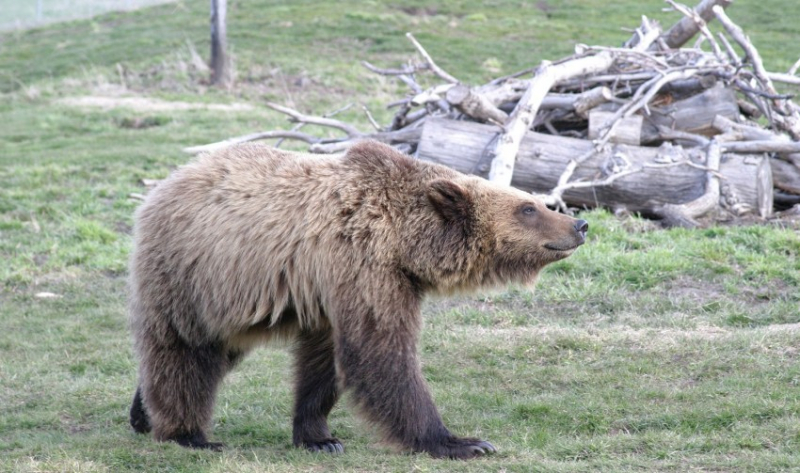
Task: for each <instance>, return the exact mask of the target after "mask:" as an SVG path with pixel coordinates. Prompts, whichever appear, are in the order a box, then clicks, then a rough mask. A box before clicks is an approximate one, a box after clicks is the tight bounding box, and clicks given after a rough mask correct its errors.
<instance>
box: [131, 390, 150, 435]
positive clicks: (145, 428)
mask: <svg viewBox="0 0 800 473" xmlns="http://www.w3.org/2000/svg"><path fill="white" fill-rule="evenodd" d="M131 427H133V430H135V431H136V432H137V433H140V434H146V433H148V432H150V430H151V427H150V419H149V418H148V417H147V412H146V411H145V410H144V404H142V395H141V392H140V390H139V389H137V390H136V395H135V396H134V397H133V404H131Z"/></svg>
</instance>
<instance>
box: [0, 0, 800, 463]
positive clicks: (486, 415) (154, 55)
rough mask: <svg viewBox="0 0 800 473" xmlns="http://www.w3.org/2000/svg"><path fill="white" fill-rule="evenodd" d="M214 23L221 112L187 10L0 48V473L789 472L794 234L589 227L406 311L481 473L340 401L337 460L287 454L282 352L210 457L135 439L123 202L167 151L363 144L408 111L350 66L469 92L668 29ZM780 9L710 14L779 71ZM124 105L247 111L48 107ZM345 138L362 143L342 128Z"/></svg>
mask: <svg viewBox="0 0 800 473" xmlns="http://www.w3.org/2000/svg"><path fill="white" fill-rule="evenodd" d="M229 3H230V6H229V8H230V11H229V34H230V41H231V44H232V46H233V49H234V52H235V55H236V64H237V74H238V80H239V86H238V87H237V88H236V89H235V90H233V91H231V92H220V91H216V90H214V89H210V88H208V87H207V84H205V83H204V77H205V73H204V72H203V71H202V70H201V69H200V68H198V67H197V66H196V65H194V64H193V63H192V58H191V54H192V53H191V49H192V48H195V49H196V50H197V51H199V52H200V53H201V54H202V55H205V54H206V50H207V47H208V39H207V21H208V13H207V4H206V3H202V2H200V3H198V2H177V3H174V4H169V5H162V6H158V7H153V8H149V9H144V10H140V11H136V12H132V13H113V14H109V15H104V16H100V17H96V18H94V19H91V20H85V21H75V22H68V23H61V24H55V25H51V26H48V27H46V28H40V29H33V30H27V31H16V32H11V33H6V34H3V35H0V92H1V94H0V123H2V125H0V471H27V472H40V471H48V472H49V471H104V472H105V471H107V472H118V471H119V472H124V471H164V472H181V471H185V472H198V471H202V472H222V471H243V472H256V471H258V472H262V471H267V472H270V471H365V472H366V471H417V470H418V471H519V472H523V471H525V472H527V471H559V472H571V471H574V472H583V471H611V472H626V471H689V470H698V471H754V472H768V471H793V470H794V471H798V470H800V453H798V452H800V363H798V359H799V358H800V349H798V347H800V291H798V286H800V237H798V235H797V230H796V229H795V228H780V227H778V226H772V225H764V226H749V227H713V228H708V229H701V230H692V231H690V230H682V229H676V230H669V231H663V230H659V229H657V227H656V226H655V225H654V224H652V223H649V222H646V221H643V220H640V219H637V218H625V219H620V218H616V217H614V216H612V215H610V214H609V213H607V212H604V211H592V212H585V213H583V214H582V217H583V218H585V219H587V220H588V221H589V222H590V224H591V231H590V238H589V242H588V244H587V245H585V246H584V247H582V248H581V249H580V250H579V251H578V252H577V253H576V254H575V255H573V256H572V257H570V258H569V259H567V260H565V261H563V262H560V263H558V264H556V265H553V266H552V267H550V268H549V269H548V270H547V271H546V272H545V274H543V275H542V277H541V279H540V282H539V284H538V287H537V289H536V290H535V291H530V290H527V289H522V288H511V289H509V290H507V291H504V292H499V293H493V294H483V295H478V296H474V297H466V296H464V297H458V298H453V299H447V300H434V301H430V302H429V303H428V305H427V306H426V309H425V313H426V319H427V326H426V330H425V331H424V336H423V339H422V343H421V346H420V350H421V351H422V358H423V360H424V372H425V375H426V377H427V378H428V380H429V381H430V384H431V389H432V391H433V393H434V395H435V398H436V400H437V404H438V405H439V407H440V409H441V411H442V415H443V416H444V418H445V420H446V422H447V423H448V425H449V426H450V427H451V428H452V430H453V431H455V432H457V433H459V434H462V435H472V436H480V437H484V438H487V439H489V440H491V441H492V442H493V443H495V445H496V446H497V447H498V448H499V450H500V452H499V453H498V454H497V455H495V456H493V457H490V458H487V459H481V460H478V461H473V462H451V461H441V460H433V459H430V458H428V457H427V456H424V455H404V454H397V453H395V452H393V451H392V450H391V449H389V448H387V447H386V446H383V445H380V444H378V443H376V440H375V439H376V436H375V435H374V432H373V431H372V430H371V429H370V428H369V427H368V426H366V425H364V424H363V423H362V422H361V421H360V420H359V419H358V418H357V417H356V416H355V415H354V412H353V410H352V409H350V408H349V407H348V404H347V402H342V403H341V405H340V406H339V407H337V409H335V410H334V412H333V415H332V418H331V426H332V428H333V430H334V432H335V434H336V435H338V436H339V437H340V438H342V439H343V441H344V442H345V444H346V448H347V452H346V453H345V454H344V455H341V456H338V457H330V456H324V455H313V454H308V453H305V452H302V451H298V450H295V449H294V448H292V447H291V445H290V439H291V421H290V415H291V404H292V400H291V392H290V383H289V382H288V378H289V376H290V372H289V359H288V356H287V354H286V353H285V351H283V350H282V349H279V348H274V349H265V350H260V351H257V352H256V353H255V354H254V355H253V356H252V357H250V358H249V359H247V360H246V361H245V362H244V363H243V365H242V366H241V367H240V369H237V370H236V371H235V372H234V373H233V374H232V375H231V376H230V377H229V378H228V379H227V381H226V383H225V385H224V387H223V389H222V392H221V393H220V399H219V403H218V405H217V409H216V415H215V425H214V433H213V437H214V439H215V440H220V441H224V442H226V443H227V444H228V445H229V448H228V449H227V450H226V451H225V452H224V453H222V454H212V453H208V452H193V451H187V450H184V449H181V448H179V447H177V446H175V445H171V444H157V443H155V442H153V440H152V438H150V437H147V436H138V435H134V434H133V433H132V432H131V431H130V429H129V427H128V425H127V409H128V407H129V402H130V398H131V395H132V391H133V386H134V384H135V369H136V363H135V360H134V357H133V355H132V350H131V343H130V341H129V335H128V330H127V327H126V319H125V297H126V294H125V282H126V276H127V257H128V253H129V251H130V247H131V238H130V232H131V228H132V225H133V220H132V213H133V211H134V209H135V208H136V206H137V205H138V204H137V201H135V200H132V199H130V198H129V197H128V196H129V195H130V194H131V193H142V192H144V188H143V187H142V185H141V184H140V181H141V179H143V178H147V179H154V178H161V177H164V176H165V175H166V174H167V173H168V172H169V171H170V170H171V169H173V168H174V167H175V166H178V165H180V164H181V163H183V162H185V161H186V159H187V158H186V156H185V155H183V154H182V153H181V152H180V149H181V148H182V147H184V146H188V145H194V144H201V143H206V142H210V141H215V140H218V139H223V138H225V137H228V136H232V135H236V134H243V133H248V132H252V131H255V130H261V129H271V128H276V127H283V126H286V123H285V120H284V119H283V117H282V116H279V115H278V114H275V113H272V112H268V111H265V110H263V109H262V108H261V107H259V103H261V101H263V100H273V101H277V102H280V103H285V104H288V105H293V106H296V107H298V108H300V109H302V110H305V111H313V112H315V113H324V112H327V111H330V110H333V109H337V108H339V107H341V106H342V105H344V104H346V103H349V102H361V103H364V104H366V105H367V106H369V107H370V109H371V110H372V111H373V113H374V114H375V115H376V116H377V117H378V118H379V120H381V121H384V122H385V121H386V119H387V118H388V117H390V114H391V112H388V111H385V110H383V108H382V107H383V105H384V104H385V103H386V102H388V101H390V100H393V99H394V98H396V97H398V96H400V95H402V94H403V93H404V89H403V88H402V87H401V86H399V85H398V84H396V83H394V82H393V81H391V80H389V79H386V78H381V77H377V76H375V75H373V74H371V73H368V72H367V71H365V70H364V69H363V68H362V67H361V66H360V65H359V64H358V63H359V61H361V60H363V59H366V60H369V61H370V62H372V63H374V64H377V65H380V66H385V67H395V66H398V65H399V64H401V63H402V62H404V61H405V60H406V59H408V58H409V57H411V55H412V54H413V48H412V47H411V45H410V44H409V43H408V42H407V40H406V39H405V38H404V36H403V35H404V33H405V32H406V31H412V32H414V33H415V35H416V37H417V38H418V39H419V40H420V41H421V42H422V43H423V44H424V45H425V47H426V48H427V49H428V50H429V51H430V52H431V54H432V55H433V56H434V57H435V58H436V60H437V61H438V63H439V64H440V65H441V66H442V67H443V68H445V69H446V70H448V71H449V72H450V73H451V74H454V75H455V76H457V77H459V78H461V79H462V80H464V81H467V82H469V83H480V82H483V81H485V80H487V79H490V78H492V77H494V76H496V75H498V74H503V73H512V72H515V71H517V70H520V69H524V68H527V67H530V66H532V65H535V64H537V63H538V62H539V61H540V60H542V59H556V58H558V57H561V56H563V55H565V54H567V53H569V51H570V50H571V49H572V48H573V46H574V43H576V42H583V43H588V44H605V45H616V44H619V43H621V42H622V41H623V40H624V39H625V38H626V33H624V32H622V31H620V27H623V26H628V27H630V26H635V25H636V24H637V23H638V21H639V20H638V18H639V15H640V14H647V15H648V16H651V17H654V18H657V19H659V20H661V21H662V23H664V24H668V23H671V22H672V21H673V20H674V18H675V16H674V15H671V14H666V13H663V12H661V8H662V6H663V5H662V3H661V2H658V1H649V2H635V1H633V0H625V1H618V2H606V1H600V0H582V1H577V0H570V1H564V2H554V1H553V2H540V3H538V4H537V3H534V2H530V3H522V4H521V3H519V2H510V1H500V0H498V1H493V2H489V3H487V2H475V1H462V2H455V1H449V2H442V4H440V5H436V6H435V7H434V6H431V5H429V4H427V3H425V2H411V3H409V2H404V3H402V8H401V7H400V5H401V4H400V3H397V2H384V1H375V2H367V3H364V2H347V1H346V2H338V3H336V4H334V3H332V2H312V1H298V2H273V1H265V0H253V1H248V2H232V3H231V2H229ZM794 6H795V4H794V0H765V1H764V2H741V3H735V4H734V5H733V7H731V8H730V10H729V14H730V16H732V17H733V18H734V19H735V20H736V21H738V22H739V23H740V24H742V25H743V26H744V27H745V29H746V30H747V32H748V34H749V35H750V36H751V38H752V39H753V40H754V41H755V43H756V45H757V46H759V48H760V50H761V52H762V53H763V54H764V57H765V61H766V63H767V66H768V67H769V68H770V69H774V70H785V69H787V68H788V67H789V66H790V65H791V64H792V63H793V62H794V61H795V60H796V57H794V56H792V55H794V54H796V51H795V52H792V51H791V48H786V46H785V45H787V44H794V43H795V42H796V41H795V39H796V37H797V36H798V34H800V28H798V27H797V21H796V20H797V18H795V16H796V15H795V16H793V15H792V14H791V12H793V11H794V10H793V8H794ZM774 11H783V12H786V13H787V14H785V15H773V14H770V12H774ZM2 15H3V13H2V12H0V23H2V20H3V17H2ZM789 54H792V55H789ZM498 71H499V72H498ZM421 80H423V81H425V80H426V78H424V77H422V78H421ZM120 93H122V94H123V95H132V96H143V97H155V98H159V99H163V100H179V101H184V102H197V103H232V102H237V103H242V102H245V103H249V104H251V105H253V108H252V109H250V110H240V111H237V112H219V111H210V110H191V111H186V110H166V111H164V110H158V111H153V110H135V109H130V108H115V109H112V110H102V109H99V108H76V107H73V106H69V105H66V104H65V103H64V102H63V99H65V98H69V97H76V96H90V95H111V96H113V95H114V94H120ZM342 118H343V119H346V120H352V121H356V122H358V123H359V124H360V125H361V126H363V127H364V129H366V128H367V126H368V125H367V122H366V120H365V119H364V117H363V116H362V114H361V112H360V109H359V107H354V108H353V109H351V110H349V111H348V112H345V113H344V114H343V115H342ZM42 292H49V293H53V294H55V295H56V296H57V297H53V298H41V297H37V296H36V295H37V294H38V293H42Z"/></svg>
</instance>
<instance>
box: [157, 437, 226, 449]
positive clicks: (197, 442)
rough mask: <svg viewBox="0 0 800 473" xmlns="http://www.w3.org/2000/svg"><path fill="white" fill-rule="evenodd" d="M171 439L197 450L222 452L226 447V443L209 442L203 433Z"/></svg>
mask: <svg viewBox="0 0 800 473" xmlns="http://www.w3.org/2000/svg"><path fill="white" fill-rule="evenodd" d="M169 440H171V441H173V442H175V443H177V444H178V445H180V446H181V447H186V448H194V449H197V450H211V451H214V452H220V451H222V449H223V448H225V444H224V443H220V442H209V441H208V440H206V437H205V435H202V434H191V435H180V436H177V437H173V438H171V439H169Z"/></svg>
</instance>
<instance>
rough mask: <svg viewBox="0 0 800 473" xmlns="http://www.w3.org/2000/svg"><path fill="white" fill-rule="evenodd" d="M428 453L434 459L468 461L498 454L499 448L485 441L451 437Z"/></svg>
mask: <svg viewBox="0 0 800 473" xmlns="http://www.w3.org/2000/svg"><path fill="white" fill-rule="evenodd" d="M428 453H430V454H431V456H433V457H434V458H452V459H456V460H466V459H468V458H476V457H481V456H484V455H489V454H492V453H497V448H495V446H494V445H492V444H491V443H489V442H487V441H485V440H480V439H471V438H458V437H450V438H448V439H446V440H445V441H444V442H442V443H441V444H440V445H438V446H436V447H433V448H431V449H429V450H428Z"/></svg>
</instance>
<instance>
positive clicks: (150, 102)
mask: <svg viewBox="0 0 800 473" xmlns="http://www.w3.org/2000/svg"><path fill="white" fill-rule="evenodd" d="M56 103H58V104H61V105H66V106H69V107H81V108H99V109H103V110H111V109H115V108H127V109H131V110H134V111H137V112H171V111H183V110H214V111H221V112H251V111H253V110H255V109H256V108H255V107H253V106H252V105H250V104H246V103H232V104H221V103H191V102H180V101H168V100H161V99H156V98H150V97H103V96H97V95H86V96H82V97H66V98H63V99H61V100H58V101H57V102H56Z"/></svg>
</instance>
